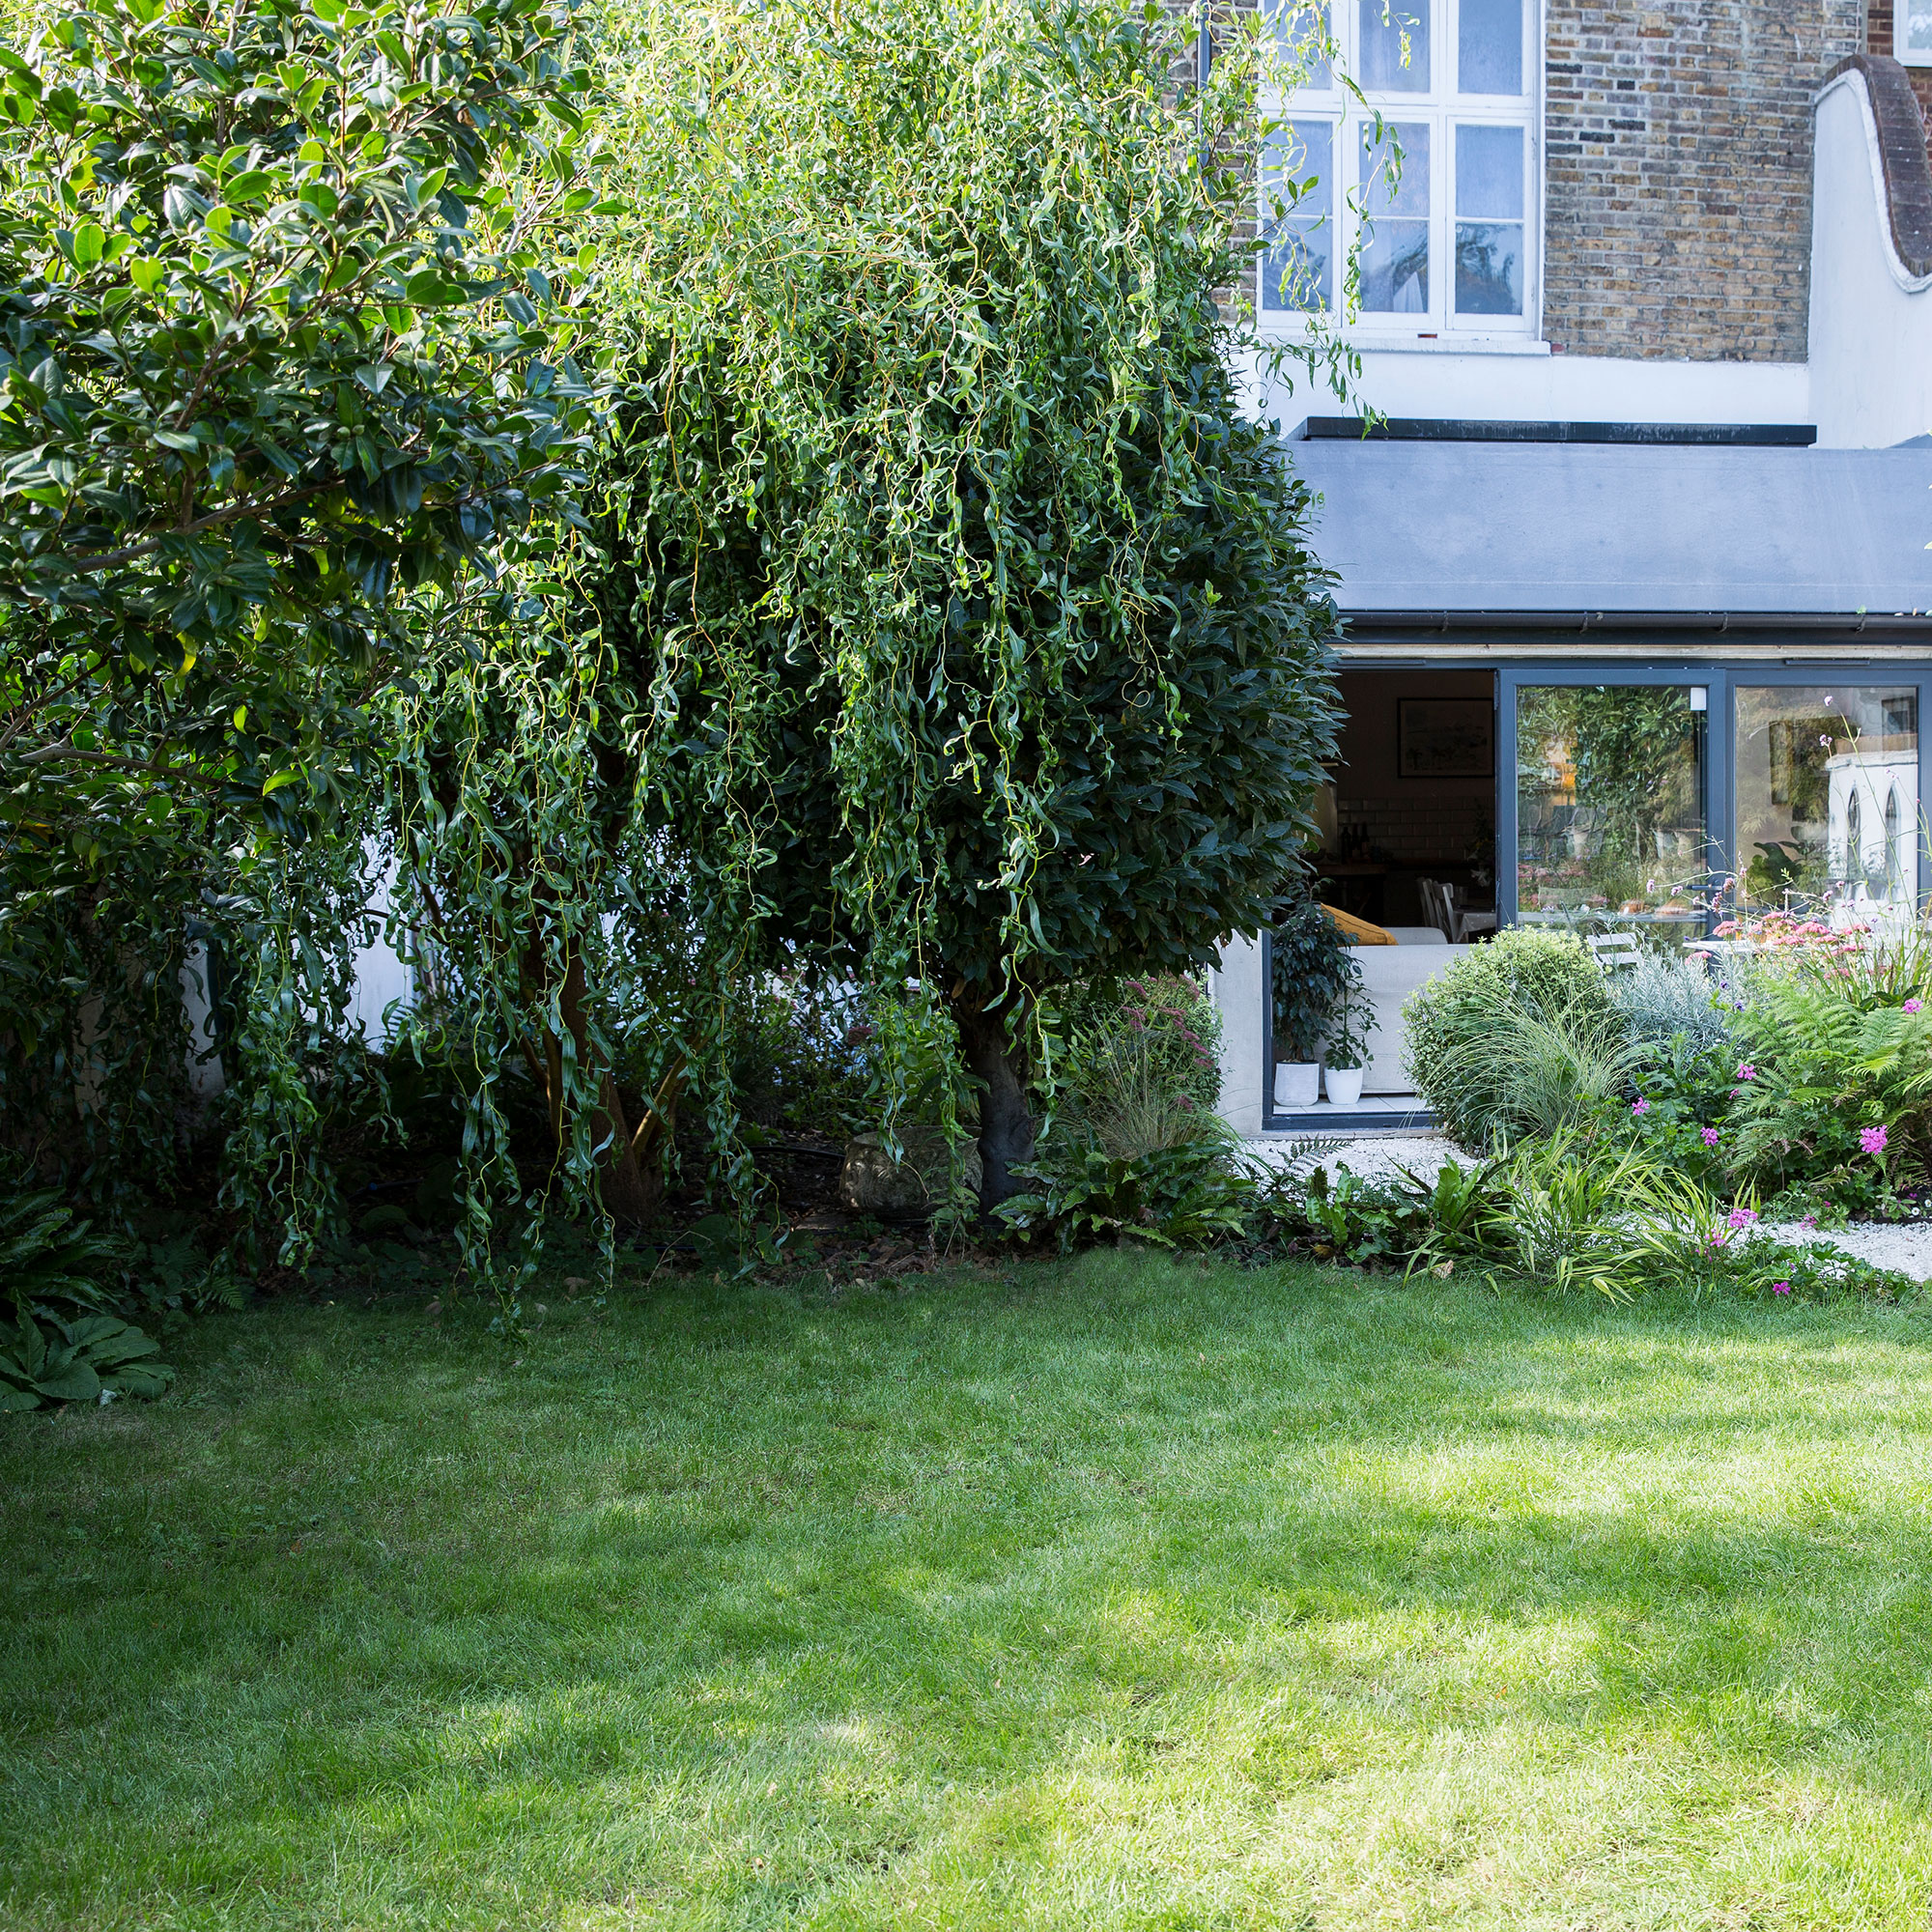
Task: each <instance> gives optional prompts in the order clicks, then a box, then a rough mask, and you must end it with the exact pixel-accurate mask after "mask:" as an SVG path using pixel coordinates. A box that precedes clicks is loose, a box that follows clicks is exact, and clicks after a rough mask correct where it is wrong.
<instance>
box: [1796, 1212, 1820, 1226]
mask: <svg viewBox="0 0 1932 1932" xmlns="http://www.w3.org/2000/svg"><path fill="white" fill-rule="evenodd" d="M1798 1225H1799V1226H1800V1227H1801V1228H1815V1227H1816V1226H1817V1225H1818V1217H1817V1215H1815V1214H1807V1215H1805V1217H1804V1220H1802V1221H1801V1222H1799V1224H1798Z"/></svg>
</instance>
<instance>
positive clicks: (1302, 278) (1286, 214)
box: [1262, 121, 1335, 314]
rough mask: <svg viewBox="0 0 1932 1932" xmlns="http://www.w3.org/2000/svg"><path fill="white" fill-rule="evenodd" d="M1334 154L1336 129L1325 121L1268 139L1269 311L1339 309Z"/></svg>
mask: <svg viewBox="0 0 1932 1932" xmlns="http://www.w3.org/2000/svg"><path fill="white" fill-rule="evenodd" d="M1334 149H1335V129H1334V128H1333V127H1332V126H1331V125H1330V124H1329V123H1328V122H1326V121H1310V122H1306V123H1297V124H1296V125H1295V126H1294V127H1293V128H1277V129H1276V130H1275V131H1274V132H1273V133H1272V134H1270V135H1269V136H1268V142H1267V151H1266V153H1265V155H1264V157H1263V163H1262V223H1263V235H1264V241H1265V246H1264V250H1263V254H1262V307H1263V309H1264V310H1272V311H1273V312H1274V313H1276V314H1289V313H1293V312H1294V311H1296V310H1308V309H1325V308H1331V307H1333V305H1334V299H1335V270H1334V258H1335V224H1334V222H1333V221H1332V220H1331V219H1330V218H1329V216H1330V213H1331V212H1332V210H1333V208H1334V200H1335V189H1334V168H1333V165H1332V162H1333V158H1334ZM1277 210H1280V211H1282V212H1281V213H1277V212H1276V211H1277Z"/></svg>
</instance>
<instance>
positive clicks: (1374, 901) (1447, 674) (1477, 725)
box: [1316, 670, 1496, 1111]
mask: <svg viewBox="0 0 1932 1932" xmlns="http://www.w3.org/2000/svg"><path fill="white" fill-rule="evenodd" d="M1339 682H1340V685H1341V693H1342V702H1343V705H1344V707H1345V709H1346V711H1347V714H1348V716H1347V722H1346V724H1345V725H1343V728H1342V733H1341V743H1340V746H1339V747H1338V754H1337V756H1336V759H1335V762H1334V764H1333V765H1332V766H1331V768H1330V778H1329V782H1328V783H1327V785H1326V786H1324V787H1323V790H1322V793H1321V797H1320V799H1319V800H1318V805H1317V813H1318V817H1319V819H1320V821H1321V829H1322V835H1323V836H1322V843H1321V853H1320V856H1319V858H1318V860H1317V864H1316V869H1317V875H1318V878H1319V881H1320V891H1321V897H1322V900H1323V902H1324V903H1326V904H1328V905H1330V906H1333V907H1336V908H1337V909H1339V910H1340V911H1342V912H1344V913H1347V914H1350V915H1352V916H1353V917H1354V918H1355V919H1357V920H1361V921H1366V922H1367V923H1368V925H1369V927H1370V928H1373V929H1376V930H1375V931H1374V933H1373V943H1366V944H1363V945H1361V946H1360V948H1359V952H1358V958H1359V961H1360V964H1361V968H1362V981H1363V993H1364V995H1365V996H1366V999H1367V1003H1368V1006H1369V1009H1370V1011H1371V1013H1372V1015H1373V1017H1374V1020H1375V1026H1374V1028H1373V1030H1372V1032H1371V1034H1370V1037H1369V1040H1368V1049H1369V1059H1368V1063H1367V1065H1366V1067H1365V1069H1364V1072H1363V1076H1362V1086H1361V1097H1360V1100H1359V1101H1358V1102H1355V1103H1352V1104H1353V1105H1355V1106H1358V1107H1361V1108H1366V1109H1369V1110H1371V1111H1374V1110H1377V1109H1386V1108H1387V1107H1388V1106H1389V1105H1390V1104H1391V1102H1397V1103H1398V1104H1399V1096H1401V1095H1403V1094H1406V1092H1407V1090H1408V1084H1409V1083H1408V1078H1407V1075H1406V1071H1405V1070H1404V1067H1403V1064H1402V1063H1403V1053H1402V1047H1403V1024H1402V1006H1403V1002H1404V1001H1405V1000H1406V999H1407V997H1408V996H1409V994H1410V993H1412V992H1413V991H1414V990H1415V989H1416V987H1418V986H1419V985H1421V984H1422V983H1423V982H1424V981H1425V980H1428V979H1430V978H1431V977H1432V976H1433V975H1435V973H1438V972H1440V971H1442V970H1443V968H1445V967H1446V966H1447V965H1448V964H1449V963H1450V961H1451V960H1452V959H1453V958H1454V957H1456V956H1457V953H1458V952H1460V951H1461V950H1462V949H1463V948H1466V947H1468V946H1471V945H1477V944H1480V943H1482V942H1483V941H1484V940H1485V939H1486V938H1487V937H1488V936H1489V935H1490V934H1491V933H1492V932H1493V931H1494V930H1495V925H1496V910H1495V840H1496V834H1495V796H1496V780H1495V678H1494V675H1493V673H1492V672H1489V671H1467V670H1386V671H1384V670H1363V671H1346V672H1344V673H1343V674H1342V676H1341V678H1340V680H1339ZM1365 937H1370V935H1365ZM1334 1098H1335V1096H1334V1095H1333V1094H1328V1095H1327V1098H1326V1099H1325V1100H1324V1101H1323V1103H1322V1104H1323V1105H1324V1106H1325V1105H1327V1104H1328V1103H1329V1102H1332V1101H1333V1100H1334ZM1343 1104H1344V1107H1347V1106H1348V1105H1349V1104H1350V1103H1348V1102H1344V1103H1343Z"/></svg>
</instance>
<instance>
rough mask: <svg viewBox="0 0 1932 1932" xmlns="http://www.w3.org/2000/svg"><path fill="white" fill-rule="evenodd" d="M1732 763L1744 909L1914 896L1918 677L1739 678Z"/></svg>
mask: <svg viewBox="0 0 1932 1932" xmlns="http://www.w3.org/2000/svg"><path fill="white" fill-rule="evenodd" d="M1734 771H1735V786H1734V790H1735V799H1736V810H1737V858H1738V868H1739V873H1738V892H1739V897H1740V899H1741V900H1742V901H1743V903H1744V904H1745V905H1746V906H1747V907H1751V908H1755V909H1757V910H1760V911H1761V910H1764V909H1766V908H1771V907H1781V906H1785V905H1793V906H1796V905H1804V906H1806V907H1815V906H1817V905H1819V904H1821V903H1823V902H1830V903H1833V904H1846V903H1852V904H1861V905H1871V906H1895V907H1899V908H1904V907H1908V906H1911V905H1913V904H1915V903H1916V902H1917V900H1918V808H1919V801H1918V687H1917V685H1885V684H1871V685H1845V684H1833V685H1822V684H1820V685H1796V684H1777V685H1752V684H1746V683H1744V682H1742V681H1740V682H1739V684H1738V686H1737V726H1736V751H1735V753H1734Z"/></svg>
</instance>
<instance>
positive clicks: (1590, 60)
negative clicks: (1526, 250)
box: [1543, 0, 1889, 362]
mask: <svg viewBox="0 0 1932 1932" xmlns="http://www.w3.org/2000/svg"><path fill="white" fill-rule="evenodd" d="M1866 5H1867V0H1548V40H1547V43H1546V67H1545V74H1546V97H1545V99H1546V106H1545V117H1544V132H1545V142H1546V155H1547V161H1546V170H1545V177H1546V183H1547V188H1546V192H1547V196H1548V200H1547V205H1546V215H1545V228H1544V233H1545V238H1546V240H1545V264H1544V300H1543V316H1544V332H1545V334H1546V335H1547V336H1548V340H1549V342H1550V344H1551V346H1552V347H1554V348H1558V349H1560V350H1562V351H1565V352H1567V353H1570V354H1573V355H1640V356H1657V357H1688V358H1690V359H1691V360H1700V361H1701V360H1709V361H1742V362H1786V361H1794V362H1795V361H1803V360H1804V354H1805V313H1806V308H1807V305H1808V298H1809V290H1808V276H1809V268H1810V251H1811V96H1812V94H1813V92H1814V91H1815V90H1816V89H1817V88H1818V87H1819V86H1820V85H1821V84H1822V83H1823V81H1824V78H1825V76H1826V74H1827V73H1828V72H1829V71H1831V69H1832V67H1833V64H1834V63H1835V62H1836V61H1838V60H1839V59H1841V58H1842V57H1843V56H1844V55H1845V54H1848V53H1856V52H1859V51H1861V49H1862V46H1863V43H1864V29H1865V8H1866ZM1887 34H1888V43H1889V20H1888V23H1887Z"/></svg>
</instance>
